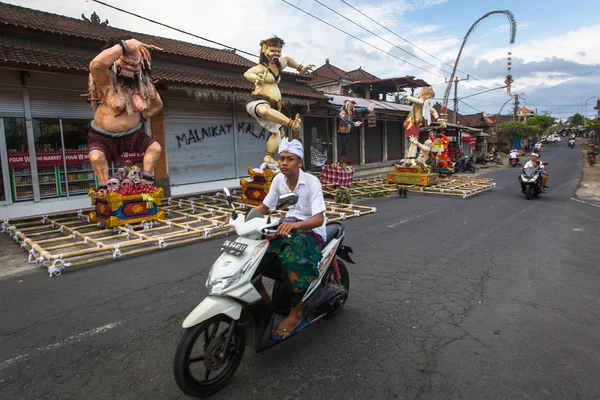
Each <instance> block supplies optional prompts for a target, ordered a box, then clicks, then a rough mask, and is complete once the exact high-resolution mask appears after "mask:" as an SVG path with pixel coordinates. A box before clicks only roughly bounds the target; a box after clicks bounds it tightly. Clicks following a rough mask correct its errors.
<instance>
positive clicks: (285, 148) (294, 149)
mask: <svg viewBox="0 0 600 400" xmlns="http://www.w3.org/2000/svg"><path fill="white" fill-rule="evenodd" d="M279 152H280V153H283V152H286V153H292V154H295V155H297V156H298V157H300V159H301V160H304V148H303V147H302V143H300V141H299V140H298V139H292V140H291V141H290V140H288V138H287V137H284V138H283V139H281V144H280V145H279Z"/></svg>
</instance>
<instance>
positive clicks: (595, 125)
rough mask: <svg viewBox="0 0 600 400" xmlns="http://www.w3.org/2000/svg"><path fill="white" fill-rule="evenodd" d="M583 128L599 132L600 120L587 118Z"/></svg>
mask: <svg viewBox="0 0 600 400" xmlns="http://www.w3.org/2000/svg"><path fill="white" fill-rule="evenodd" d="M583 129H585V130H586V131H588V132H589V131H596V133H599V132H600V121H598V120H597V119H588V120H587V121H585V123H584V124H583Z"/></svg>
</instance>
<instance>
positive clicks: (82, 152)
mask: <svg viewBox="0 0 600 400" xmlns="http://www.w3.org/2000/svg"><path fill="white" fill-rule="evenodd" d="M88 126H89V121H87V120H76V119H63V120H62V129H63V136H62V137H63V139H64V148H65V156H66V158H67V172H66V179H65V174H64V172H61V174H60V182H61V184H60V193H61V196H65V195H66V194H67V193H68V194H69V196H74V195H80V194H87V192H88V189H89V188H90V187H95V186H96V175H95V174H94V170H93V169H92V166H91V164H90V163H89V158H88V150H87V132H88ZM59 168H62V169H63V170H64V165H61V166H59Z"/></svg>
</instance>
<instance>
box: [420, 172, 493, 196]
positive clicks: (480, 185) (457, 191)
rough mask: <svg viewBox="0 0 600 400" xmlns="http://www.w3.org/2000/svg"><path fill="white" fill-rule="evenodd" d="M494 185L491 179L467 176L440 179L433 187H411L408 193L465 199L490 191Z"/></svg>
mask: <svg viewBox="0 0 600 400" xmlns="http://www.w3.org/2000/svg"><path fill="white" fill-rule="evenodd" d="M495 187H496V183H495V182H493V181H492V180H491V179H486V178H473V177H468V176H453V177H452V178H449V179H442V180H441V181H440V183H438V184H437V185H433V186H420V187H417V186H413V187H411V188H409V191H411V192H413V193H426V194H439V195H443V196H458V197H462V198H463V199H466V198H467V197H471V196H473V195H476V194H479V193H483V192H486V191H488V190H492V189H494V188H495Z"/></svg>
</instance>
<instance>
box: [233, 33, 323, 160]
mask: <svg viewBox="0 0 600 400" xmlns="http://www.w3.org/2000/svg"><path fill="white" fill-rule="evenodd" d="M283 45H284V41H283V40H282V39H281V38H278V37H272V38H270V39H266V40H263V41H262V42H260V60H259V64H258V65H256V66H254V67H252V68H250V69H249V70H248V71H246V73H245V74H244V77H245V78H246V79H247V80H249V81H250V82H252V83H254V84H255V89H254V91H253V92H252V97H253V98H254V100H252V101H251V102H249V103H248V104H247V105H246V110H247V111H248V113H249V114H250V115H251V116H252V117H254V118H256V120H257V121H258V123H259V124H260V125H261V126H262V127H263V128H265V129H266V130H268V131H269V132H271V136H270V137H269V140H268V141H267V152H266V154H265V157H264V159H263V161H264V162H265V163H267V164H272V165H277V161H275V160H274V159H273V156H274V155H275V152H276V151H277V148H278V147H279V143H280V142H281V137H283V136H284V135H285V133H284V132H283V130H282V129H281V127H282V126H285V127H287V129H288V135H290V136H291V138H292V139H294V138H299V136H300V123H301V121H300V115H298V114H296V116H295V118H294V119H290V118H288V117H286V116H285V115H283V114H282V113H281V108H282V104H281V92H280V91H279V87H278V86H277V84H278V83H279V82H280V81H281V72H282V71H283V70H284V69H285V68H286V67H292V68H295V69H296V70H297V71H298V72H299V73H301V74H306V73H308V72H309V71H310V70H311V69H312V68H313V67H314V65H313V64H309V65H306V66H304V65H302V64H299V63H297V62H296V61H294V60H293V59H291V58H290V57H281V49H282V47H283Z"/></svg>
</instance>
